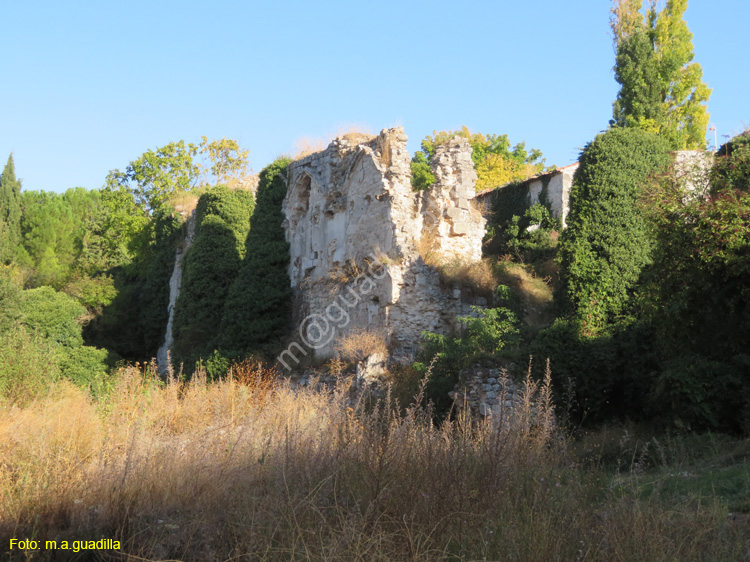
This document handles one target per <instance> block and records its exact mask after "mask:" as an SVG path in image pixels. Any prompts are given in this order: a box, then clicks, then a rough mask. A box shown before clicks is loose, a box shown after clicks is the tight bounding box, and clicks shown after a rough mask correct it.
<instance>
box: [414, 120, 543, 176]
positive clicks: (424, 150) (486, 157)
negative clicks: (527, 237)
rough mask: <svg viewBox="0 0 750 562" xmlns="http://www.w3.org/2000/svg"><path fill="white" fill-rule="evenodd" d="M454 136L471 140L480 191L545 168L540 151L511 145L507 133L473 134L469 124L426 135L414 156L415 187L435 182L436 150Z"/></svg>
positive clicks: (523, 145) (523, 144) (472, 155)
mask: <svg viewBox="0 0 750 562" xmlns="http://www.w3.org/2000/svg"><path fill="white" fill-rule="evenodd" d="M454 136H460V137H464V138H466V139H468V140H469V142H470V143H471V147H472V154H471V158H472V160H473V161H474V166H475V168H476V171H477V176H478V177H477V183H476V189H477V191H481V190H483V189H488V188H492V187H498V186H500V185H503V184H506V183H508V182H510V181H513V180H517V179H518V180H523V179H526V178H528V177H530V176H533V175H534V174H536V173H538V172H541V171H542V170H543V169H544V159H543V158H542V153H541V151H540V150H537V149H532V150H531V152H528V151H527V150H526V143H523V142H521V143H518V144H516V145H515V146H514V147H512V148H511V144H510V141H509V140H508V136H507V135H483V134H482V133H472V132H471V131H469V129H468V128H467V127H462V128H461V129H460V130H458V131H440V132H437V131H435V132H433V134H432V136H427V137H425V138H424V140H423V141H422V147H421V150H418V151H417V152H416V153H415V154H414V158H413V159H412V164H411V171H412V186H413V187H414V189H415V190H423V189H427V188H429V187H430V186H431V185H432V184H433V183H435V176H434V175H432V172H431V162H432V158H433V156H434V155H435V150H436V148H437V147H438V146H440V145H441V144H444V143H445V142H446V141H448V140H449V139H452V138H453V137H454Z"/></svg>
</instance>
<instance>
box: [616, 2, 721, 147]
mask: <svg viewBox="0 0 750 562" xmlns="http://www.w3.org/2000/svg"><path fill="white" fill-rule="evenodd" d="M642 7H643V1H642V0H615V2H614V7H613V9H612V19H611V27H612V31H613V34H614V41H615V48H616V62H615V67H614V71H615V79H616V80H617V82H618V83H619V84H620V86H621V87H620V92H619V93H618V95H617V99H616V100H615V102H614V107H613V123H614V124H616V125H618V126H623V127H638V128H641V129H644V130H646V131H650V132H654V133H657V134H659V135H660V136H662V137H664V138H665V139H666V140H667V141H668V142H669V143H670V145H671V146H672V148H673V149H675V150H679V149H686V148H687V149H695V148H703V147H705V145H706V139H705V137H706V127H707V126H708V113H707V111H706V105H705V103H706V102H707V101H708V98H709V96H710V95H711V90H710V89H709V88H708V86H706V84H704V83H703V81H702V80H703V70H702V68H701V66H700V65H699V64H698V63H695V62H692V61H693V57H694V52H693V43H692V41H693V35H692V33H691V32H690V30H689V29H688V27H687V24H686V23H685V21H684V19H683V16H684V14H685V10H686V9H687V0H667V3H666V7H665V8H664V9H663V10H662V11H660V12H657V11H656V2H651V5H650V7H649V8H648V9H647V10H646V13H645V14H644V15H642V13H641V10H642Z"/></svg>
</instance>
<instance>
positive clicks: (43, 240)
mask: <svg viewBox="0 0 750 562" xmlns="http://www.w3.org/2000/svg"><path fill="white" fill-rule="evenodd" d="M21 206H22V209H23V218H22V221H21V226H22V233H23V246H22V248H21V249H20V250H19V251H18V253H17V260H18V263H19V265H21V266H24V267H26V268H27V269H28V270H29V279H28V281H27V284H28V285H29V286H32V287H37V286H41V285H50V286H53V287H56V288H62V287H63V286H65V284H66V283H67V282H68V281H69V280H70V279H71V278H72V277H74V276H75V275H76V274H77V273H80V274H87V275H94V274H95V273H97V272H99V271H102V270H103V269H106V268H104V267H93V264H85V263H84V261H83V257H84V254H85V253H87V252H88V251H89V246H90V245H91V244H92V241H93V239H94V238H95V236H96V229H95V228H94V225H93V222H94V219H95V218H101V217H102V215H103V213H104V209H102V203H101V196H100V193H99V192H98V191H89V190H86V189H83V188H81V187H77V188H74V189H69V190H67V191H66V192H65V193H63V194H57V193H51V192H43V191H25V192H23V193H22V194H21ZM95 265H96V266H101V265H103V264H95Z"/></svg>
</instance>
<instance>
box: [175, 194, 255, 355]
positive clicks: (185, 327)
mask: <svg viewBox="0 0 750 562" xmlns="http://www.w3.org/2000/svg"><path fill="white" fill-rule="evenodd" d="M253 206H254V200H253V196H252V194H251V193H250V192H249V191H244V190H240V189H238V190H231V189H229V188H227V187H225V186H222V185H220V186H217V187H215V188H214V189H212V190H211V191H209V192H208V193H204V194H203V195H201V198H200V200H199V201H198V207H197V209H196V217H195V220H196V229H195V239H194V241H193V244H192V246H191V247H190V250H188V253H187V255H186V256H185V261H184V264H183V273H182V286H181V290H180V297H179V299H177V303H176V305H175V315H174V326H175V328H174V335H175V344H174V357H175V359H176V360H177V361H178V362H180V361H184V362H185V363H187V365H188V366H192V363H193V362H194V361H195V360H196V359H198V357H199V356H201V355H202V356H203V357H207V356H208V355H209V354H210V353H211V352H212V351H213V350H214V348H215V347H216V345H217V341H216V340H217V336H218V334H219V328H220V327H221V321H222V315H223V312H224V305H225V301H226V298H227V294H228V293H229V289H230V287H231V286H232V284H233V282H234V280H235V278H236V277H237V272H238V271H239V268H240V264H241V263H242V257H243V256H244V253H245V242H246V238H247V234H248V230H249V229H250V216H251V215H252V212H253Z"/></svg>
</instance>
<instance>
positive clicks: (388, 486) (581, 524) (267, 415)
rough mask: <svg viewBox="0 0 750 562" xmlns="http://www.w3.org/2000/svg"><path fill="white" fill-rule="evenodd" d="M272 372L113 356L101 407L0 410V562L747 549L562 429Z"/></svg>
mask: <svg viewBox="0 0 750 562" xmlns="http://www.w3.org/2000/svg"><path fill="white" fill-rule="evenodd" d="M271 374H272V373H270V372H268V371H266V370H264V369H262V368H260V367H258V366H255V365H253V364H246V365H244V366H243V367H238V368H237V370H236V371H235V376H234V377H232V378H229V379H228V380H225V381H222V382H218V383H207V382H206V381H205V378H201V377H200V376H198V377H196V378H195V379H194V380H193V381H192V382H190V383H187V384H180V383H177V382H176V381H170V382H168V383H166V384H160V383H157V382H155V381H154V380H153V379H152V378H150V374H149V373H148V372H147V373H144V372H141V371H139V370H136V369H127V370H123V371H121V372H120V373H119V374H118V380H117V386H116V389H115V390H114V392H113V393H112V395H111V396H110V398H109V400H107V401H106V402H104V403H101V404H95V403H93V402H92V401H91V400H90V399H89V398H88V396H87V395H85V394H84V393H83V392H82V391H81V390H79V389H77V388H74V387H72V386H70V385H66V384H61V385H59V386H58V387H57V390H56V392H55V393H54V394H53V395H52V396H49V397H46V398H44V399H42V400H38V401H36V402H34V403H32V404H31V405H29V406H28V407H26V408H18V407H11V406H2V407H0V545H2V549H0V552H4V555H3V557H4V559H5V560H45V559H52V558H53V557H54V556H55V555H57V556H58V558H56V559H60V555H61V554H62V555H63V556H62V559H70V558H71V557H72V556H66V555H65V554H66V553H60V552H59V551H58V552H57V553H54V552H47V551H44V550H41V551H37V552H29V553H22V552H19V551H14V552H8V551H7V548H8V545H9V539H10V538H19V539H20V538H35V539H36V540H40V541H45V540H58V541H61V540H88V539H96V538H100V537H104V538H112V539H115V540H119V541H121V543H122V552H121V553H119V554H120V555H118V556H112V558H111V559H129V560H136V559H141V560H143V559H145V560H164V559H179V560H200V561H211V560H230V559H232V560H234V559H237V560H240V559H242V560H265V561H271V560H340V561H373V560H374V561H378V560H382V561H386V560H388V561H429V560H447V559H450V560H466V561H468V560H518V561H538V560H545V561H547V560H551V561H554V560H565V561H568V560H579V561H593V560H602V561H611V560H666V559H669V560H681V561H692V560H708V559H717V560H718V559H722V560H742V559H747V558H748V557H749V556H750V553H748V551H747V547H746V545H747V544H748V543H747V542H744V541H747V540H748V538H750V537H748V534H749V532H748V529H747V528H746V527H743V526H735V525H732V522H731V521H730V520H729V518H728V517H727V513H726V509H725V508H723V507H722V506H720V505H717V504H716V503H715V502H705V501H704V502H689V503H685V504H683V505H680V506H678V507H677V508H673V506H663V505H662V504H660V503H659V502H658V501H656V500H651V499H648V500H647V499H643V498H639V497H637V496H633V497H623V496H622V495H616V494H612V493H609V492H608V491H607V486H606V484H605V485H604V486H602V485H601V484H600V483H599V482H598V481H597V480H596V479H595V478H598V476H596V475H594V476H591V475H588V474H587V473H584V472H582V471H580V470H577V469H576V468H575V466H574V465H573V463H572V462H571V461H570V460H568V457H567V455H566V452H565V451H566V449H565V442H564V441H563V440H559V439H547V438H544V439H540V437H539V434H538V433H537V434H533V435H524V434H523V432H518V431H510V430H507V429H503V428H500V429H499V430H494V429H493V427H492V425H491V424H490V423H475V422H472V421H470V420H469V419H468V418H466V417H465V416H464V415H458V416H456V419H455V420H454V421H448V422H446V423H445V424H443V425H441V426H436V425H435V424H434V423H433V421H432V418H431V416H430V415H429V412H426V411H424V410H422V409H421V408H419V407H417V406H413V407H411V408H409V409H407V410H406V411H405V412H404V413H399V412H398V411H397V410H396V409H395V408H393V407H389V406H385V405H383V404H381V405H379V406H375V407H374V408H365V407H364V406H363V405H362V404H361V403H356V402H352V401H351V399H350V398H349V397H350V393H349V390H348V388H347V387H345V386H340V387H339V388H337V389H336V390H335V392H333V393H332V394H331V393H328V392H324V391H321V390H315V389H304V390H300V391H294V390H292V389H291V388H289V387H287V386H284V385H270V384H266V383H265V382H264V381H267V380H269V378H270V376H271ZM243 383H245V384H243ZM521 415H523V413H521ZM535 415H537V416H538V415H539V412H538V411H537V412H536V413H535ZM618 494H619V492H618ZM70 554H72V553H70ZM112 554H117V553H112ZM126 554H127V556H126ZM101 556H104V554H103V553H100V555H99V556H90V557H89V558H84V557H79V558H77V559H102V558H101ZM105 559H106V558H105Z"/></svg>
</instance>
